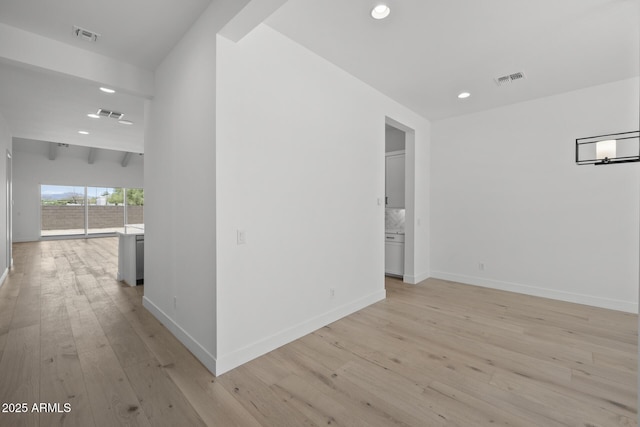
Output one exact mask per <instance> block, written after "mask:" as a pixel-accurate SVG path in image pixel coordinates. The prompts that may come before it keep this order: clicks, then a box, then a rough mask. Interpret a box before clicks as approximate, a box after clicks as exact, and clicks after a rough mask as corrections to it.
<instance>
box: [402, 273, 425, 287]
mask: <svg viewBox="0 0 640 427" xmlns="http://www.w3.org/2000/svg"><path fill="white" fill-rule="evenodd" d="M429 277H431V274H429V273H422V274H417V275H415V276H408V275H405V276H403V278H402V281H403V282H404V283H409V284H410V285H417V284H418V283H420V282H422V281H423V280H427V279H428V278H429Z"/></svg>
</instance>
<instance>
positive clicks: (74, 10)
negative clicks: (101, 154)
mask: <svg viewBox="0 0 640 427" xmlns="http://www.w3.org/2000/svg"><path fill="white" fill-rule="evenodd" d="M209 3H210V0H105V1H96V0H1V1H0V22H3V23H5V24H7V25H11V26H12V27H17V28H21V29H23V30H26V31H29V32H31V33H36V34H39V35H41V36H45V37H48V38H50V39H54V40H58V41H60V42H63V43H67V44H70V45H73V46H76V47H79V48H81V49H87V50H91V51H92V52H96V53H99V54H102V55H105V56H108V57H111V58H115V59H119V60H121V61H124V62H127V63H129V64H134V65H137V66H139V67H141V68H145V69H147V70H154V69H155V68H156V67H157V66H158V65H159V64H160V62H161V61H162V59H163V58H164V57H165V56H166V55H167V53H168V52H169V51H170V50H171V48H172V47H173V46H174V45H175V44H176V43H177V41H178V40H180V38H181V37H182V35H183V34H184V33H185V32H186V31H187V29H188V28H189V27H190V26H191V25H192V24H193V23H194V22H195V20H196V19H197V18H198V17H199V16H200V14H201V13H202V12H203V11H204V10H205V9H206V8H207V6H209ZM74 25H77V26H80V27H82V28H85V29H88V30H91V31H94V32H96V33H99V34H100V38H99V39H98V42H97V43H89V42H87V41H84V40H80V39H77V38H75V37H73V36H72V30H73V26H74Z"/></svg>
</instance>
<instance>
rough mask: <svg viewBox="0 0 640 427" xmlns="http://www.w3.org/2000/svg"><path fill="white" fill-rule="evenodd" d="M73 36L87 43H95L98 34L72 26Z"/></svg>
mask: <svg viewBox="0 0 640 427" xmlns="http://www.w3.org/2000/svg"><path fill="white" fill-rule="evenodd" d="M73 35H74V36H76V37H77V38H79V39H82V40H86V41H88V42H97V41H98V37H100V34H98V33H96V32H94V31H91V30H87V29H86V28H80V27H78V26H75V25H74V26H73Z"/></svg>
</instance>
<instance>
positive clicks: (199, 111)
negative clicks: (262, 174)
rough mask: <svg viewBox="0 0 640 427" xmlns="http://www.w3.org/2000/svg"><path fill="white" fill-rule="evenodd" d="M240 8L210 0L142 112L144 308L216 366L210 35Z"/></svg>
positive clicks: (159, 76)
mask: <svg viewBox="0 0 640 427" xmlns="http://www.w3.org/2000/svg"><path fill="white" fill-rule="evenodd" d="M245 3H246V2H238V1H226V2H225V1H216V2H213V3H212V4H211V5H210V6H209V8H208V9H207V10H206V11H205V12H204V13H203V14H202V15H201V16H200V18H199V19H198V20H197V21H196V22H195V23H194V25H193V26H192V27H191V28H190V29H189V31H188V32H187V33H186V34H185V35H184V37H183V38H182V39H181V40H180V42H179V43H178V44H177V45H176V46H175V47H174V48H173V50H172V51H171V52H170V53H169V55H168V56H167V57H166V58H165V59H164V60H163V62H162V64H161V65H160V66H159V67H158V69H157V70H156V73H155V82H156V88H155V94H156V95H155V97H154V99H153V100H152V101H149V102H148V103H147V105H146V107H145V117H146V122H145V176H144V179H145V296H144V299H143V303H144V306H145V307H146V308H147V309H148V310H150V311H151V312H152V313H153V314H154V316H156V317H157V318H158V319H159V320H160V321H161V322H162V323H163V324H164V325H165V326H167V328H168V329H169V330H170V331H171V332H172V333H173V334H174V335H175V336H176V337H177V338H178V339H179V340H180V341H181V342H182V343H183V344H185V345H186V346H187V348H189V350H190V351H191V352H192V353H193V354H194V355H195V356H196V357H197V358H198V359H199V360H200V361H201V362H202V363H203V364H204V365H205V366H207V368H208V369H209V370H211V371H212V372H215V369H216V368H215V366H216V360H215V356H216V266H217V262H216V244H215V242H216V228H215V227H216V185H215V183H216V181H215V179H216V176H215V171H216V33H217V31H218V30H220V28H222V27H223V26H224V24H226V22H228V20H229V19H230V18H231V17H232V16H233V15H234V14H235V13H237V11H238V10H239V8H241V7H242V6H243V5H244V4H245Z"/></svg>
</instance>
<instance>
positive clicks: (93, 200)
mask: <svg viewBox="0 0 640 427" xmlns="http://www.w3.org/2000/svg"><path fill="white" fill-rule="evenodd" d="M40 201H41V202H40V204H41V210H42V211H41V218H42V222H41V236H43V237H50V236H77V235H85V236H87V235H96V234H113V233H115V232H117V231H124V227H125V224H132V225H133V224H136V225H137V224H144V211H143V210H144V190H143V189H141V188H131V189H126V188H118V187H84V186H63V185H42V186H41V187H40Z"/></svg>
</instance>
